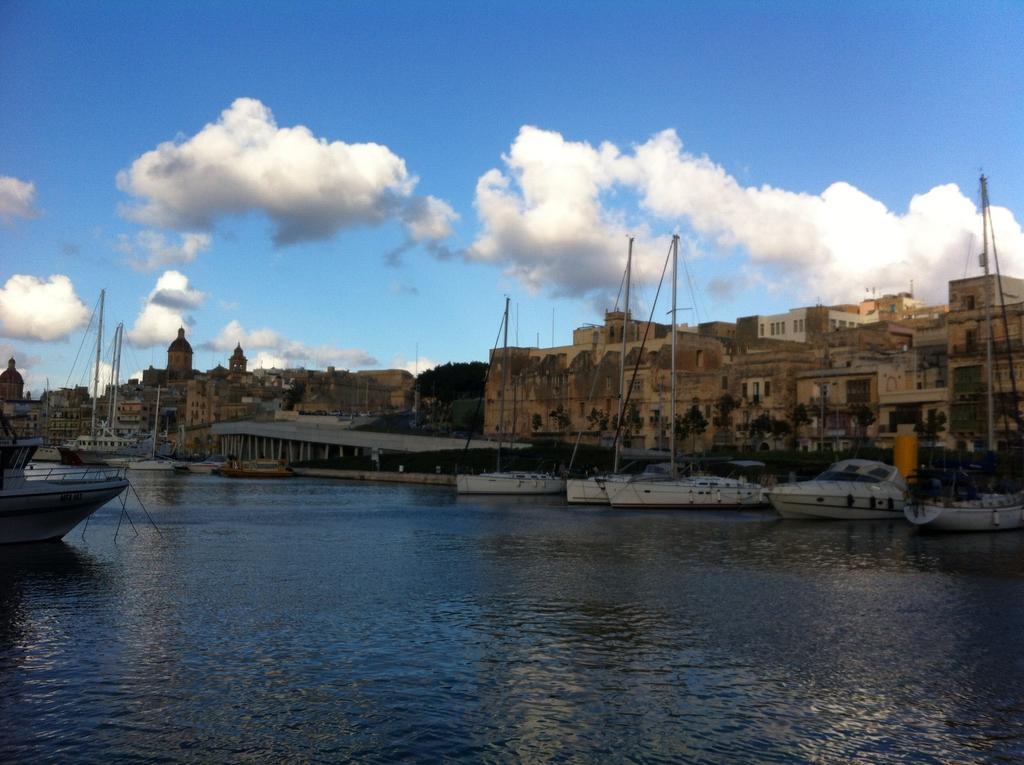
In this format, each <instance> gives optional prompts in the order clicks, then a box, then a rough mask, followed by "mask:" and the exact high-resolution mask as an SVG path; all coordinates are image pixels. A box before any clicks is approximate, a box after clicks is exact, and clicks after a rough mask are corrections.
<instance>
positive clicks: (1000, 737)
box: [0, 475, 1024, 763]
mask: <svg viewBox="0 0 1024 765" xmlns="http://www.w3.org/2000/svg"><path fill="white" fill-rule="evenodd" d="M134 482H135V484H136V487H137V489H138V493H139V495H140V496H141V497H142V499H143V500H144V502H145V504H146V507H147V508H148V509H149V512H150V514H151V515H152V517H153V519H154V520H155V522H156V523H157V525H158V526H159V529H160V533H158V532H157V531H155V530H154V529H153V527H152V526H151V525H149V523H148V521H147V519H146V516H145V514H143V513H142V512H141V511H140V510H138V509H134V510H132V511H131V518H132V520H133V521H134V523H135V528H136V529H137V534H135V533H133V530H132V528H131V526H127V525H125V523H124V522H122V525H121V528H120V530H119V531H118V534H117V538H116V540H115V537H114V534H115V530H116V529H117V525H118V521H119V509H118V508H116V507H114V506H108V507H106V508H104V509H102V510H100V511H99V512H98V513H97V514H96V515H95V516H94V517H93V519H92V520H91V521H90V523H89V524H88V527H87V528H86V529H85V534H84V537H83V535H82V527H79V528H77V529H75V530H74V531H73V532H72V533H71V534H70V535H69V536H68V537H67V538H66V540H65V541H64V542H63V543H61V544H56V545H31V546H9V547H5V548H0V760H2V761H23V762H36V761H41V760H48V761H60V762H75V761H100V760H102V761H104V762H119V761H120V762H137V761H140V760H147V761H158V762H159V761H168V762H179V761H209V762H229V761H243V760H244V761H275V762H276V761H280V762H303V761H319V762H339V761H356V762H361V763H362V762H366V763H391V762H439V761H448V762H473V763H475V762H549V761H556V762H594V763H605V762H630V761H637V762H708V763H712V762H808V763H812V762H813V763H822V762H829V763H831V762H836V763H840V762H862V763H890V762H896V761H901V762H934V763H962V762H1007V763H1013V762H1024V660H1022V658H1021V647H1022V643H1024V534H1021V533H1017V532H1005V533H1001V534H991V535H974V536H971V535H967V536H963V535H958V536H947V537H926V536H920V535H917V534H914V533H912V532H911V531H910V529H908V528H906V527H905V526H904V525H903V524H902V523H896V522H893V523H874V524H873V523H866V524H865V523H856V524H854V523H820V524H814V523H799V522H788V521H787V522H783V521H778V520H776V519H775V517H774V515H773V514H772V513H770V512H743V513H718V512H677V513H672V512H617V511H609V510H607V509H597V508H583V509H579V508H569V507H566V506H564V505H562V504H560V503H558V502H555V501H550V500H536V499H532V500H521V499H504V498H502V499H498V498H493V499H472V500H470V499H465V498H463V499H456V497H455V496H454V494H453V492H452V491H451V490H447V489H435V488H427V487H409V486H396V485H371V484H351V483H332V482H326V481H317V480H312V479H295V480H291V481H283V482H265V483H260V482H255V483H253V482H247V481H238V480H231V479H222V478H217V477H212V476H211V477H207V476H177V475H169V476H164V475H151V476H147V475H141V476H139V477H136V478H135V479H134ZM132 507H133V505H131V504H130V505H129V508H130V509H131V508H132Z"/></svg>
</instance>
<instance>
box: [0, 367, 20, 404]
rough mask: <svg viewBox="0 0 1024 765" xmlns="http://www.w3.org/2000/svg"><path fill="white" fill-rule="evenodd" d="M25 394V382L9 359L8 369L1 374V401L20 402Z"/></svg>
mask: <svg viewBox="0 0 1024 765" xmlns="http://www.w3.org/2000/svg"><path fill="white" fill-rule="evenodd" d="M24 393H25V381H24V380H23V379H22V377H21V374H20V373H19V372H18V370H17V369H15V367H14V359H13V358H12V359H9V360H8V362H7V369H5V370H4V371H3V372H0V401H20V400H21V399H22V397H23V396H24Z"/></svg>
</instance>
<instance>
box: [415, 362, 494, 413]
mask: <svg viewBox="0 0 1024 765" xmlns="http://www.w3.org/2000/svg"><path fill="white" fill-rule="evenodd" d="M486 377H487V364H485V363H484V362H482V361H469V362H462V361H459V362H454V363H453V362H449V363H447V364H442V365H441V366H437V367H434V368H433V369H428V370H427V371H425V372H420V374H419V376H418V377H417V378H416V385H417V386H418V387H419V390H420V395H421V396H423V397H425V398H427V397H429V398H435V399H437V400H438V401H441V402H443V403H446V404H450V403H451V402H452V401H455V400H456V399H460V398H475V397H477V396H480V395H482V394H483V390H484V379H485V378H486Z"/></svg>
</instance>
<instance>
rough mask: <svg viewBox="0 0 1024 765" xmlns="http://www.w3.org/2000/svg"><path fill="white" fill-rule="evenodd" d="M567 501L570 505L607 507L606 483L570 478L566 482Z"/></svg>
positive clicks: (592, 479) (594, 479) (595, 479)
mask: <svg viewBox="0 0 1024 765" xmlns="http://www.w3.org/2000/svg"><path fill="white" fill-rule="evenodd" d="M565 501H566V502H568V503H569V504H570V505H607V504H608V493H607V492H606V491H605V488H604V481H601V480H598V479H597V478H570V479H569V480H568V481H566V482H565Z"/></svg>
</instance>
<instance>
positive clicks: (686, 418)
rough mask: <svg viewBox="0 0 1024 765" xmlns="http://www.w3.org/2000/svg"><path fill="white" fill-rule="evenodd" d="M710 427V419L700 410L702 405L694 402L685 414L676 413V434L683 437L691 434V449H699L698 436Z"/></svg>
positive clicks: (680, 437) (677, 436)
mask: <svg viewBox="0 0 1024 765" xmlns="http://www.w3.org/2000/svg"><path fill="white" fill-rule="evenodd" d="M707 428H708V421H707V420H706V419H705V418H704V415H703V414H702V413H701V411H700V407H699V406H697V405H696V404H694V405H693V406H691V407H690V408H689V409H688V410H687V411H686V413H685V414H681V415H679V414H677V415H676V426H675V435H676V438H679V439H683V438H686V437H687V436H690V438H691V439H692V440H691V442H690V451H696V450H697V436H699V435H701V434H702V433H703V432H704V431H705V430H707Z"/></svg>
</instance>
